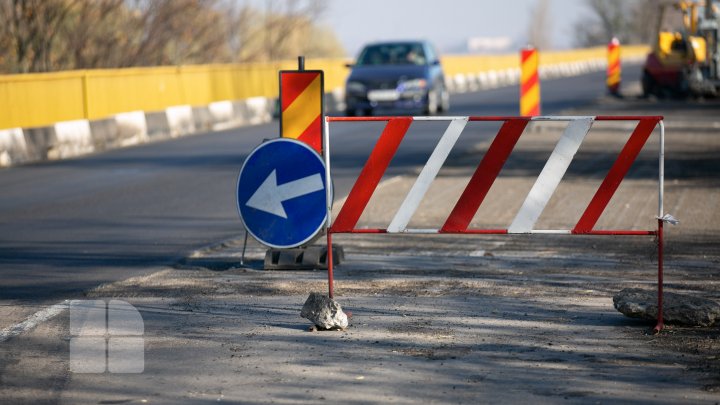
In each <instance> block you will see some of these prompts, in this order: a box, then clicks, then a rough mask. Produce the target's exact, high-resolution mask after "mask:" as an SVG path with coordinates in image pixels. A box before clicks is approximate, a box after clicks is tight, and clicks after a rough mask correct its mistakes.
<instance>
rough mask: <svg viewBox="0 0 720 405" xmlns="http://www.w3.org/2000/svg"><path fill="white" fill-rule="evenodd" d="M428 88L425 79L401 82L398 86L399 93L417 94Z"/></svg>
mask: <svg viewBox="0 0 720 405" xmlns="http://www.w3.org/2000/svg"><path fill="white" fill-rule="evenodd" d="M426 87H427V80H425V79H412V80H405V81H402V82H400V84H399V85H398V91H400V92H416V91H422V90H425V88H426Z"/></svg>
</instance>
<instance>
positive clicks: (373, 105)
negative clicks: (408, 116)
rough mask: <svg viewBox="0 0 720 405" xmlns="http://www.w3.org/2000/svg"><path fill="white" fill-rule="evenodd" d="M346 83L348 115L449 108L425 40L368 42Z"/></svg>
mask: <svg viewBox="0 0 720 405" xmlns="http://www.w3.org/2000/svg"><path fill="white" fill-rule="evenodd" d="M350 67H351V68H352V71H351V73H350V77H348V79H347V83H346V85H345V103H346V106H347V107H346V112H347V115H350V116H353V115H372V114H373V111H375V110H386V111H400V112H402V113H411V112H420V113H422V114H435V113H437V112H438V111H447V110H448V108H449V107H450V102H449V96H448V92H447V89H446V88H445V75H444V73H443V69H442V66H441V65H440V59H439V58H438V56H437V53H436V52H435V50H434V49H433V47H432V45H430V44H429V43H428V42H426V41H404V42H383V43H374V44H370V45H367V46H366V47H365V48H364V49H363V50H362V51H361V52H360V56H359V57H358V59H357V62H356V63H355V64H354V65H350Z"/></svg>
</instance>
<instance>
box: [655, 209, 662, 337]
mask: <svg viewBox="0 0 720 405" xmlns="http://www.w3.org/2000/svg"><path fill="white" fill-rule="evenodd" d="M657 241H658V242H657V243H658V314H657V324H656V325H655V329H653V333H660V331H661V330H662V329H663V326H664V323H663V220H662V219H658V234H657Z"/></svg>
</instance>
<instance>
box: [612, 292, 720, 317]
mask: <svg viewBox="0 0 720 405" xmlns="http://www.w3.org/2000/svg"><path fill="white" fill-rule="evenodd" d="M613 304H614V305H615V309H617V310H618V311H620V312H622V313H623V314H624V315H625V316H628V317H630V318H640V319H647V320H655V319H657V291H648V290H643V289H640V288H625V289H623V290H622V291H620V292H619V293H617V294H615V296H614V297H613ZM663 319H664V320H665V322H667V323H671V324H677V325H686V326H712V325H713V324H715V323H716V322H717V323H720V304H718V303H717V302H715V301H712V300H709V299H706V298H700V297H691V296H688V295H682V294H676V293H670V292H666V293H663Z"/></svg>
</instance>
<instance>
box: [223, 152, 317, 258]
mask: <svg viewBox="0 0 720 405" xmlns="http://www.w3.org/2000/svg"><path fill="white" fill-rule="evenodd" d="M325 187H326V183H325V163H324V162H323V160H322V158H321V157H320V155H319V154H318V153H317V152H316V151H314V150H313V149H312V148H311V147H309V146H308V145H306V144H305V143H303V142H300V141H296V140H294V139H290V138H277V139H273V140H271V141H268V142H265V143H263V144H261V145H260V146H258V147H257V148H255V149H254V150H253V151H252V152H251V153H250V155H249V156H248V157H247V159H245V163H243V166H242V169H240V175H239V176H238V184H237V205H238V212H239V213H240V218H241V219H242V221H243V223H244V224H245V229H246V230H247V231H248V232H249V233H250V235H252V236H253V237H254V238H255V239H257V240H258V242H260V243H262V244H265V245H267V246H270V247H274V248H293V247H297V246H301V245H303V244H305V243H307V242H309V241H310V240H312V239H313V238H314V237H315V236H316V235H317V234H318V232H320V230H321V229H322V227H323V225H324V224H325V220H326V217H327V206H326V203H325V198H326V191H325Z"/></svg>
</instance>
